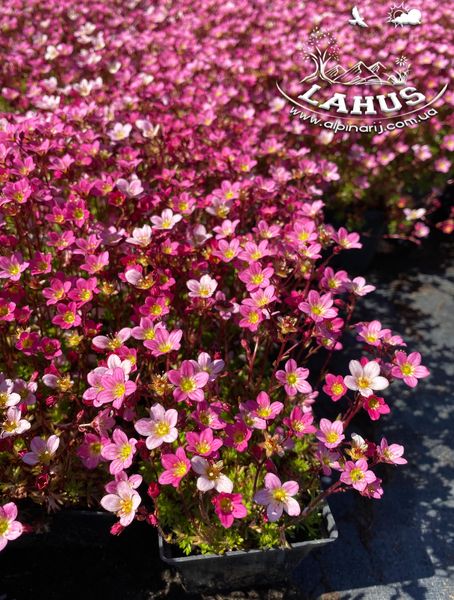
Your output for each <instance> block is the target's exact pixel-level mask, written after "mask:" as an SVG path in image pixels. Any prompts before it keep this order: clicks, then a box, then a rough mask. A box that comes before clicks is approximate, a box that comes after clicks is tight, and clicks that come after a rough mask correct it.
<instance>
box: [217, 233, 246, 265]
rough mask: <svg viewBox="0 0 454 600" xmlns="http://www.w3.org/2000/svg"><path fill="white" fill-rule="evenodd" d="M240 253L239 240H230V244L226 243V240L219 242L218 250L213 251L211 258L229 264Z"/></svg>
mask: <svg viewBox="0 0 454 600" xmlns="http://www.w3.org/2000/svg"><path fill="white" fill-rule="evenodd" d="M215 229H216V227H215ZM240 252H241V249H240V242H239V240H236V239H235V240H231V241H230V242H227V241H226V240H219V242H218V249H217V250H214V251H213V256H216V257H217V258H220V259H221V260H222V262H225V263H229V262H231V261H232V260H233V259H234V258H236V257H237V256H238V255H239V253H240Z"/></svg>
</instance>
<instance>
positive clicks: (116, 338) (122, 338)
mask: <svg viewBox="0 0 454 600" xmlns="http://www.w3.org/2000/svg"><path fill="white" fill-rule="evenodd" d="M130 337H131V329H130V328H129V327H123V329H120V331H118V332H117V333H115V334H114V335H113V336H111V337H107V336H106V335H97V336H95V337H94V338H93V340H92V343H93V346H95V348H99V349H101V350H111V351H114V350H118V348H121V346H123V344H124V343H125V342H126V341H127V340H129V338H130Z"/></svg>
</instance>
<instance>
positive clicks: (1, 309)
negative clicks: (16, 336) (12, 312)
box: [0, 306, 9, 317]
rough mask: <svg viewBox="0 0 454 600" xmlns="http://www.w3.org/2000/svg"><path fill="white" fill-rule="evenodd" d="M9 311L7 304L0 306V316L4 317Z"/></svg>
mask: <svg viewBox="0 0 454 600" xmlns="http://www.w3.org/2000/svg"><path fill="white" fill-rule="evenodd" d="M8 313H9V309H8V307H7V306H0V317H4V316H5V315H7V314H8Z"/></svg>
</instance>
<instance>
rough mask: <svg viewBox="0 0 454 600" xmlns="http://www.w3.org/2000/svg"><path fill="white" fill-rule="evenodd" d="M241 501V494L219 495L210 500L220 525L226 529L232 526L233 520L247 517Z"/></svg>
mask: <svg viewBox="0 0 454 600" xmlns="http://www.w3.org/2000/svg"><path fill="white" fill-rule="evenodd" d="M242 499H243V497H242V495H241V494H226V493H221V494H218V495H217V496H215V497H214V498H213V499H212V500H211V502H212V503H213V504H214V511H215V513H216V514H217V516H218V517H219V520H220V521H221V525H222V526H223V527H225V528H226V529H228V528H229V527H231V526H232V525H233V521H234V520H235V519H242V518H244V517H245V516H247V508H246V507H245V506H244V504H243V502H242Z"/></svg>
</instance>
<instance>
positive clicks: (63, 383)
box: [57, 375, 73, 392]
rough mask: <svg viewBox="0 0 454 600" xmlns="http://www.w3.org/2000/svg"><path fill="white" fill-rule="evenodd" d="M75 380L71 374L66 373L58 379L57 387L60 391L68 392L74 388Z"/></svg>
mask: <svg viewBox="0 0 454 600" xmlns="http://www.w3.org/2000/svg"><path fill="white" fill-rule="evenodd" d="M72 385H73V382H72V381H71V379H70V377H69V375H65V376H64V377H60V379H57V389H58V390H60V392H67V391H68V390H70V389H71V388H72Z"/></svg>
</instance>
